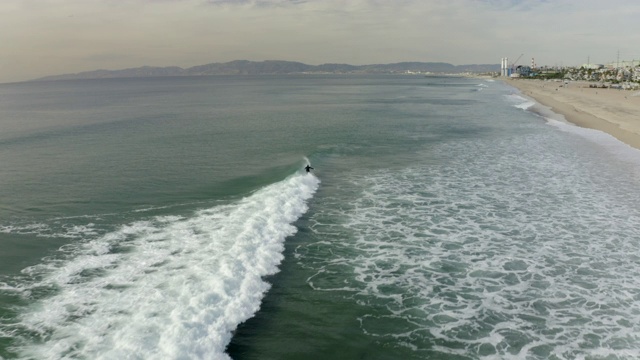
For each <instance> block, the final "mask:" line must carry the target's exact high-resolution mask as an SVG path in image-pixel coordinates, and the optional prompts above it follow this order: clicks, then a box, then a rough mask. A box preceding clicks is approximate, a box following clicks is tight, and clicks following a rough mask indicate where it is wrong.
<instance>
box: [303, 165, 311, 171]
mask: <svg viewBox="0 0 640 360" xmlns="http://www.w3.org/2000/svg"><path fill="white" fill-rule="evenodd" d="M304 169H305V170H307V172H311V170H312V169H313V168H312V167H311V165H309V164H307V166H305V167H304Z"/></svg>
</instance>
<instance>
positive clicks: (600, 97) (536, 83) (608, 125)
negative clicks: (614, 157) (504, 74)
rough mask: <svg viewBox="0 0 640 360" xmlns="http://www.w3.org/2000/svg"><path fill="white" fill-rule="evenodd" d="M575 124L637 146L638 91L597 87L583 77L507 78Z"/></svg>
mask: <svg viewBox="0 0 640 360" xmlns="http://www.w3.org/2000/svg"><path fill="white" fill-rule="evenodd" d="M505 81H506V82H507V84H509V85H511V86H513V87H515V88H517V89H518V90H520V92H521V93H522V94H523V95H525V96H528V97H531V98H533V99H534V100H536V101H537V102H538V103H540V104H542V105H544V106H547V107H550V108H551V110H552V111H553V112H555V113H557V114H560V115H563V116H564V117H565V119H566V120H567V121H569V122H571V123H573V124H575V125H578V126H581V127H586V128H591V129H596V130H600V131H604V132H606V133H608V134H610V135H612V136H614V137H615V138H617V139H618V140H620V141H622V142H624V143H626V144H628V145H630V146H633V147H635V148H637V149H640V92H638V91H637V90H636V91H627V90H618V89H610V88H596V87H593V86H594V85H593V83H590V82H586V81H552V80H546V81H545V80H531V79H507V80H505Z"/></svg>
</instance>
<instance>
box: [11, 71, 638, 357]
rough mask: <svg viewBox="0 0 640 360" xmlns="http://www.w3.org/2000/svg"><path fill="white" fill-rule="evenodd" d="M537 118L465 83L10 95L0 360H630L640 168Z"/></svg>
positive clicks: (333, 79) (86, 88) (379, 79)
mask: <svg viewBox="0 0 640 360" xmlns="http://www.w3.org/2000/svg"><path fill="white" fill-rule="evenodd" d="M531 105H533V104H532V103H530V102H529V100H527V99H525V98H523V97H522V96H520V95H519V94H518V93H517V92H516V91H515V90H514V89H512V88H509V87H507V86H506V85H504V84H501V83H499V82H494V81H487V80H482V79H471V78H458V77H418V76H347V77H345V76H329V75H327V76H288V77H269V76H257V77H251V76H237V77H235V76H229V77H197V78H186V77H185V78H150V79H104V80H83V81H62V82H60V81H59V82H40V83H39V82H34V83H19V84H4V85H0V164H2V171H1V172H0V199H1V200H0V246H1V248H2V251H1V252H0V357H2V358H6V359H13V358H18V359H41V358H49V359H63V358H82V359H97V358H104V359H116V358H125V357H129V358H169V359H178V358H203V359H219V358H220V359H223V358H228V357H231V358H234V359H326V358H335V359H398V358H411V359H480V358H487V359H494V358H500V359H519V358H526V359H548V358H555V359H577V358H589V359H599V358H607V359H633V358H636V357H638V356H640V350H639V349H640V342H639V338H638V333H639V332H638V330H640V329H639V328H638V325H637V324H638V323H640V322H639V321H637V320H640V319H638V314H640V311H639V310H640V309H639V308H638V304H639V302H638V300H640V290H639V289H640V287H639V286H638V285H640V284H638V279H640V277H638V276H637V275H640V274H639V273H638V264H639V259H640V254H639V252H638V250H637V248H638V246H637V239H638V238H639V237H638V235H639V233H638V230H637V229H640V227H639V226H638V225H640V216H639V215H640V213H639V211H638V206H637V204H638V203H639V202H638V194H637V191H636V189H637V185H638V181H639V178H638V174H640V172H638V169H640V166H639V165H640V164H639V163H638V161H637V159H638V153H637V151H636V150H633V149H629V148H628V147H626V146H624V145H623V144H620V143H617V142H616V141H615V140H613V139H611V138H610V137H608V136H606V135H605V134H602V133H598V132H596V131H591V130H586V129H580V128H576V127H574V126H571V125H569V124H566V123H564V122H562V121H561V120H558V119H545V118H541V117H539V116H537V115H535V114H534V113H532V112H529V111H527V109H528V108H529V107H530V106H531ZM307 163H311V165H312V166H313V167H314V170H313V171H312V173H311V174H305V173H304V171H303V169H302V168H303V167H304V165H306V164H307Z"/></svg>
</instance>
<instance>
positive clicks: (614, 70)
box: [500, 58, 640, 90]
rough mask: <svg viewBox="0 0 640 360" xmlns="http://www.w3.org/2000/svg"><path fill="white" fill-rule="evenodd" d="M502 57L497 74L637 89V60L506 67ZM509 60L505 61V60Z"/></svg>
mask: <svg viewBox="0 0 640 360" xmlns="http://www.w3.org/2000/svg"><path fill="white" fill-rule="evenodd" d="M505 60H506V58H504V59H503V64H502V69H501V72H500V76H506V77H510V78H528V79H542V80H550V79H554V80H560V81H562V80H566V81H587V82H590V83H591V84H590V86H591V87H597V88H613V89H622V90H638V89H640V60H632V61H617V62H613V63H609V64H590V63H587V64H583V65H580V66H574V67H548V66H542V67H536V66H535V62H534V60H533V59H532V60H531V66H525V65H518V66H513V65H512V66H509V65H508V64H507V63H505ZM506 61H508V60H506Z"/></svg>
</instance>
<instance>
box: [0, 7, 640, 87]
mask: <svg viewBox="0 0 640 360" xmlns="http://www.w3.org/2000/svg"><path fill="white" fill-rule="evenodd" d="M618 51H619V53H620V58H621V60H622V59H627V60H632V59H640V1H638V0H608V1H603V0H0V82H9V81H21V80H29V79H33V78H37V77H41V76H45V75H56V74H62V73H76V72H81V71H89V70H96V69H110V70H116V69H123V68H131V67H138V66H143V65H151V66H171V65H177V66H180V67H190V66H194V65H202V64H207V63H212V62H226V61H231V60H239V59H242V60H255V61H261V60H291V61H300V62H304V63H307V64H311V65H318V64H323V63H349V64H354V65H361V64H374V63H392V62H400V61H422V62H430V61H442V62H449V63H452V64H454V65H461V64H473V63H485V64H486V63H492V64H499V63H500V58H502V57H505V56H506V57H509V58H510V60H511V61H513V60H515V59H516V58H517V57H518V56H520V54H524V56H522V58H521V60H520V64H529V63H530V62H531V58H532V57H535V60H536V63H537V64H538V65H580V64H583V63H586V62H587V59H588V57H589V58H590V62H592V63H606V62H611V61H616V58H617V56H618V55H617V54H618Z"/></svg>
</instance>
